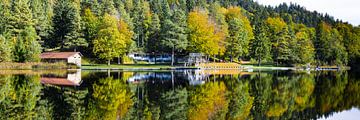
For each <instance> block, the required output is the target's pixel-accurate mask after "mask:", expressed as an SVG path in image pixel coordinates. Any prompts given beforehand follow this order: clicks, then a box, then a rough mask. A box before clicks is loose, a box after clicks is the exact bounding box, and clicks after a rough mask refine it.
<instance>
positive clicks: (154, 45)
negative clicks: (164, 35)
mask: <svg viewBox="0 0 360 120" xmlns="http://www.w3.org/2000/svg"><path fill="white" fill-rule="evenodd" d="M149 30H150V35H149V40H148V43H147V44H148V45H147V52H155V53H159V52H160V51H161V50H162V46H161V41H160V39H159V38H160V37H161V31H160V30H161V25H160V19H159V16H158V15H157V14H153V15H152V20H151V26H150V29H149Z"/></svg>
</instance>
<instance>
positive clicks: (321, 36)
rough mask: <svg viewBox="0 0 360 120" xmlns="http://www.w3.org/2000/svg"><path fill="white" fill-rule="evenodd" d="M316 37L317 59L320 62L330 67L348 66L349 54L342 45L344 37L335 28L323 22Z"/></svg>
mask: <svg viewBox="0 0 360 120" xmlns="http://www.w3.org/2000/svg"><path fill="white" fill-rule="evenodd" d="M316 35H317V38H316V41H315V46H316V58H317V60H318V61H319V62H321V63H322V64H330V65H343V64H347V61H348V58H347V52H346V49H345V47H344V45H343V43H341V41H342V36H341V35H340V34H339V32H338V31H337V30H336V29H335V28H332V27H331V26H330V25H328V24H327V23H325V22H321V23H320V24H319V26H318V28H317V33H316Z"/></svg>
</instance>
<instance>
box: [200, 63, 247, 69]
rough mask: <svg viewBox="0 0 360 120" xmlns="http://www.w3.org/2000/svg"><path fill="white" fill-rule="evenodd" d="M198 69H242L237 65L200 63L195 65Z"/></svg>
mask: <svg viewBox="0 0 360 120" xmlns="http://www.w3.org/2000/svg"><path fill="white" fill-rule="evenodd" d="M196 67H197V68H199V69H242V68H243V67H242V66H241V65H240V64H238V63H201V64H199V65H196Z"/></svg>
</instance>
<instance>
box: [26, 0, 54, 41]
mask: <svg viewBox="0 0 360 120" xmlns="http://www.w3.org/2000/svg"><path fill="white" fill-rule="evenodd" d="M46 4H48V3H46V2H44V1H43V0H32V1H31V3H30V5H31V10H32V15H33V18H34V22H35V29H36V32H37V33H38V35H39V37H40V40H41V41H44V40H49V39H50V34H51V30H52V26H51V19H50V17H49V16H48V15H47V12H46Z"/></svg>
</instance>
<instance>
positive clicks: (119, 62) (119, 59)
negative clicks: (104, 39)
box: [118, 57, 121, 65]
mask: <svg viewBox="0 0 360 120" xmlns="http://www.w3.org/2000/svg"><path fill="white" fill-rule="evenodd" d="M120 64H121V58H120V57H118V65H120Z"/></svg>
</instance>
